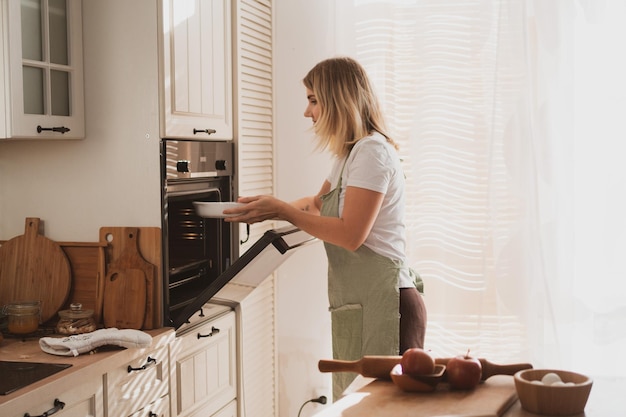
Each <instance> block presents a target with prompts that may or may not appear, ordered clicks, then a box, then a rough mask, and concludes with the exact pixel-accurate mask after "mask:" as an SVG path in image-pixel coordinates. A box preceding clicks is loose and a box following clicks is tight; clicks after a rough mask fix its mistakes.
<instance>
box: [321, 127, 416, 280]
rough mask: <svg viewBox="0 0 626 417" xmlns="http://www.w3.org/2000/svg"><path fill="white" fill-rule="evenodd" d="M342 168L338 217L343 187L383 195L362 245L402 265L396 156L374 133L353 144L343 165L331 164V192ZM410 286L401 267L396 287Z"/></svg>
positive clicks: (400, 191)
mask: <svg viewBox="0 0 626 417" xmlns="http://www.w3.org/2000/svg"><path fill="white" fill-rule="evenodd" d="M344 162H345V167H344ZM342 168H343V175H342V180H341V192H340V196H339V216H341V215H342V213H343V203H344V200H345V196H346V187H359V188H365V189H367V190H372V191H376V192H379V193H382V194H384V195H385V197H384V199H383V203H382V206H381V208H380V212H379V213H378V216H377V217H376V220H375V221H374V225H373V226H372V230H371V232H370V234H369V235H368V236H367V238H366V239H365V242H364V245H365V246H367V247H368V248H370V249H371V250H373V251H374V252H376V253H378V254H379V255H382V256H385V257H387V258H390V259H394V260H399V261H402V262H404V261H405V258H406V255H405V247H406V235H405V225H404V173H403V171H402V166H401V164H400V158H399V156H398V153H397V152H396V150H395V149H394V147H393V146H392V145H391V144H390V143H389V142H387V139H385V137H384V136H383V135H381V134H380V133H377V132H375V133H374V134H372V135H371V136H368V137H366V138H363V139H361V140H359V141H358V142H357V143H356V144H355V145H354V147H353V148H352V151H350V154H349V155H348V160H347V162H346V160H345V159H337V160H336V161H335V162H334V164H333V167H332V170H331V172H330V175H329V176H328V178H327V180H328V181H329V182H330V184H331V186H330V188H331V189H334V188H335V187H336V186H337V182H338V179H339V173H340V172H341V170H342ZM413 286H414V284H413V279H412V278H411V277H410V275H409V271H408V270H407V269H406V268H403V269H402V270H401V274H400V282H399V287H400V288H406V287H413Z"/></svg>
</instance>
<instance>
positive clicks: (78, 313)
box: [59, 303, 93, 319]
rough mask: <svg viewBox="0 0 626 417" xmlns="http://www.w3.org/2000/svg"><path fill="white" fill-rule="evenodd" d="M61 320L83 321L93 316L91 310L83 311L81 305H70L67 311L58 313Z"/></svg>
mask: <svg viewBox="0 0 626 417" xmlns="http://www.w3.org/2000/svg"><path fill="white" fill-rule="evenodd" d="M59 316H61V318H62V319H84V318H88V317H91V316H93V310H89V309H88V310H83V305H82V304H81V303H73V304H70V309H69V310H61V311H59Z"/></svg>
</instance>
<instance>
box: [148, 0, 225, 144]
mask: <svg viewBox="0 0 626 417" xmlns="http://www.w3.org/2000/svg"><path fill="white" fill-rule="evenodd" d="M160 6H161V7H160V14H159V28H160V29H161V32H160V38H159V40H160V42H159V46H160V54H161V56H160V68H159V69H160V71H159V73H160V78H161V93H162V96H161V126H160V129H161V136H162V137H167V138H180V139H198V140H229V139H232V138H233V104H232V102H233V100H232V96H233V93H232V92H233V84H232V83H233V76H232V33H231V28H232V22H231V19H232V11H231V7H232V3H231V1H230V0H162V1H161V4H160Z"/></svg>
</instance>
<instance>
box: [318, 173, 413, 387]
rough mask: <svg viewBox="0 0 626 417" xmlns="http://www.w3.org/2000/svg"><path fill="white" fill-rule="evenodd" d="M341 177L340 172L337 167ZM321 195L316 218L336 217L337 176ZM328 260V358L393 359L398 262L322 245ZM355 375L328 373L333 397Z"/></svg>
mask: <svg viewBox="0 0 626 417" xmlns="http://www.w3.org/2000/svg"><path fill="white" fill-rule="evenodd" d="M342 173H343V169H342ZM342 173H340V174H339V181H338V183H337V186H336V187H335V188H334V189H333V190H332V191H330V192H329V193H327V194H325V195H323V196H322V207H321V210H320V214H321V215H322V216H329V217H339V193H340V190H341V176H342ZM324 246H325V248H326V254H327V256H328V299H329V302H330V312H331V322H332V344H333V358H335V359H340V360H358V359H360V358H361V357H363V356H364V355H398V352H399V345H400V310H399V308H400V297H399V294H400V293H399V289H398V278H399V273H400V269H401V268H403V267H404V266H403V265H402V263H401V262H396V261H393V260H392V259H389V258H387V257H385V256H382V255H379V254H377V253H375V252H374V251H372V250H371V249H369V248H367V247H366V246H364V245H361V247H359V248H358V249H357V250H356V251H354V252H352V251H349V250H347V249H344V248H341V247H339V246H336V245H332V244H330V243H326V242H324ZM355 377H356V374H354V373H349V372H336V373H334V374H333V398H334V399H338V398H339V397H340V396H341V393H342V392H343V391H344V390H345V389H346V388H347V387H348V385H350V383H351V382H352V381H353V380H354V378H355Z"/></svg>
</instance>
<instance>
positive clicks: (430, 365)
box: [400, 348, 435, 375]
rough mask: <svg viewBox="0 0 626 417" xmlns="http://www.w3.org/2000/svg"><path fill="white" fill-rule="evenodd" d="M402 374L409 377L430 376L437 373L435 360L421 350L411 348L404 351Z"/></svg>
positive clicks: (401, 361) (401, 362)
mask: <svg viewBox="0 0 626 417" xmlns="http://www.w3.org/2000/svg"><path fill="white" fill-rule="evenodd" d="M400 364H401V365H402V373H403V374H409V375H430V374H432V373H434V372H435V359H434V358H433V357H432V356H431V355H430V353H428V352H426V351H425V350H424V349H420V348H410V349H407V350H406V351H404V353H403V354H402V359H401V360H400Z"/></svg>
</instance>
